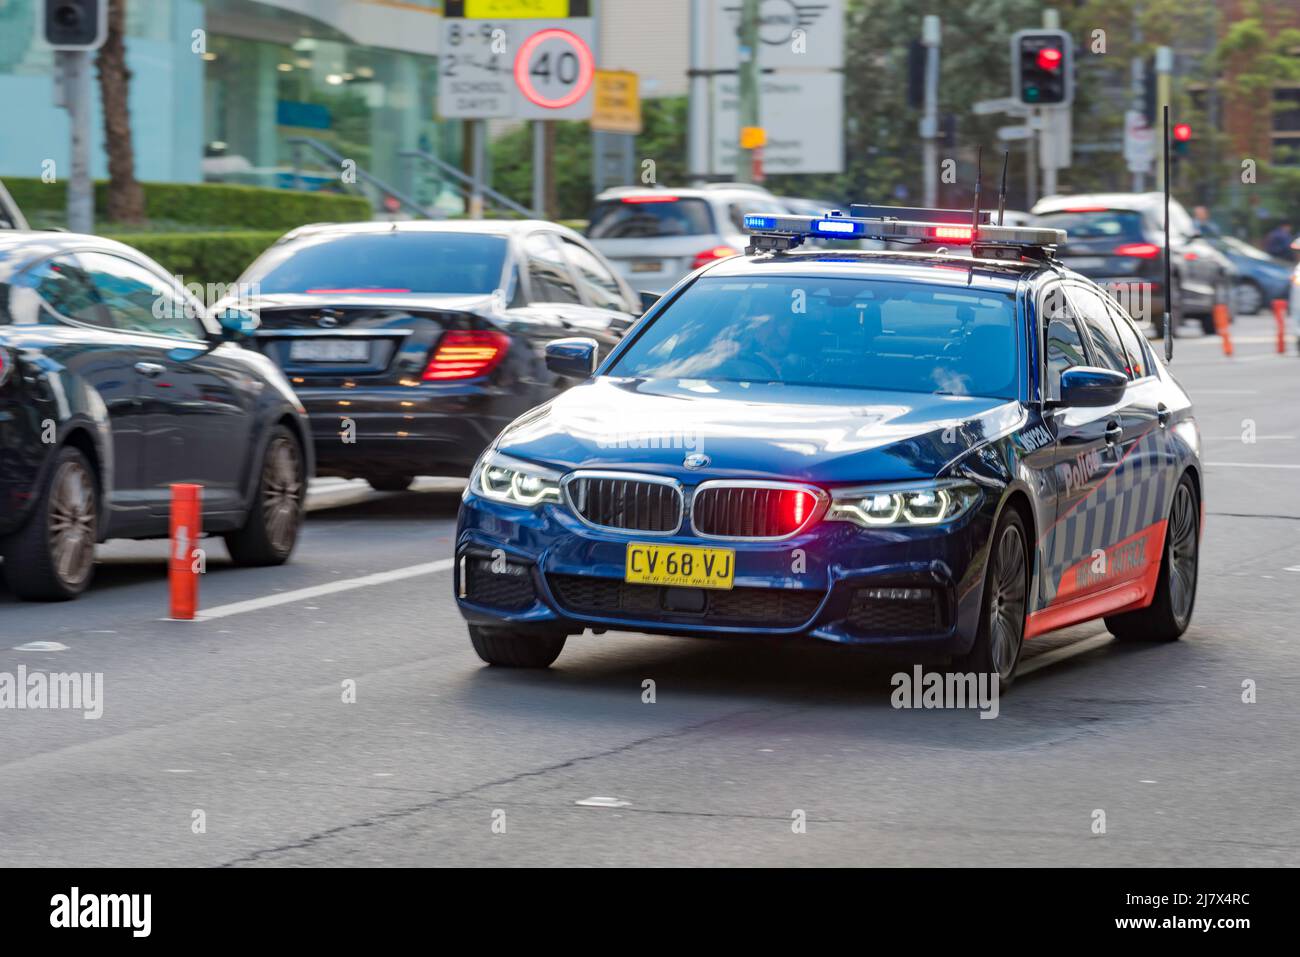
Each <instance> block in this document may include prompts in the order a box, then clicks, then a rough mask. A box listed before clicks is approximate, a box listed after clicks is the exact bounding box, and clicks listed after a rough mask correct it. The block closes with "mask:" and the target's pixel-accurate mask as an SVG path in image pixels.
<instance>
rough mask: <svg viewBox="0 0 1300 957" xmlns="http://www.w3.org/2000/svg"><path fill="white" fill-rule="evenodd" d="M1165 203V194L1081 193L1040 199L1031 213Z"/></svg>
mask: <svg viewBox="0 0 1300 957" xmlns="http://www.w3.org/2000/svg"><path fill="white" fill-rule="evenodd" d="M1164 201H1165V197H1164V194H1163V193H1079V194H1076V195H1073V196H1048V197H1047V198H1046V199H1040V200H1039V201H1038V202H1037V203H1035V204H1034V208H1033V209H1032V210H1030V212H1031V213H1032V214H1033V215H1035V216H1041V215H1042V214H1043V213H1059V212H1064V211H1065V210H1068V209H1075V208H1077V207H1084V206H1102V207H1105V208H1106V209H1132V210H1147V209H1151V208H1153V207H1156V206H1160V205H1163V203H1164ZM1170 202H1171V203H1172V202H1174V200H1170Z"/></svg>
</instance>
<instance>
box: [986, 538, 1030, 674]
mask: <svg viewBox="0 0 1300 957" xmlns="http://www.w3.org/2000/svg"><path fill="white" fill-rule="evenodd" d="M993 562H994V564H993V590H992V592H991V593H990V595H989V623H988V627H989V650H990V652H991V654H992V657H993V666H994V667H995V668H996V669H997V672H998V674H999V675H1000V676H1001V677H1003V678H1009V677H1010V676H1011V671H1012V669H1013V668H1014V667H1015V664H1016V658H1017V656H1018V655H1019V654H1020V645H1021V642H1022V641H1023V640H1024V628H1025V593H1026V587H1025V542H1024V538H1023V536H1021V534H1020V529H1018V528H1017V527H1016V526H1015V525H1008V526H1007V527H1006V528H1004V529H1003V530H1002V535H1001V537H1000V538H999V539H998V543H997V547H996V550H995V551H994V558H993Z"/></svg>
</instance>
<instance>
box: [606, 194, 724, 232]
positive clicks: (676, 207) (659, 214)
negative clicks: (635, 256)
mask: <svg viewBox="0 0 1300 957" xmlns="http://www.w3.org/2000/svg"><path fill="white" fill-rule="evenodd" d="M590 219H591V222H590V224H589V225H588V226H587V235H588V236H589V237H590V238H592V239H657V238H660V237H663V236H700V235H703V234H705V233H711V232H713V216H712V214H710V212H709V205H708V203H706V202H705V201H704V200H702V199H680V198H678V197H676V196H672V195H664V196H659V195H652V196H626V197H624V198H622V199H612V200H608V201H606V202H603V203H597V204H596V208H595V209H593V210H592V211H591V217H590Z"/></svg>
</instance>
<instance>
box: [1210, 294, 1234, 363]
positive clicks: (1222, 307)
mask: <svg viewBox="0 0 1300 957" xmlns="http://www.w3.org/2000/svg"><path fill="white" fill-rule="evenodd" d="M1214 331H1215V332H1217V333H1218V334H1219V335H1220V336H1221V337H1222V338H1223V354H1224V355H1225V356H1231V355H1232V333H1230V332H1229V331H1228V306H1227V304H1226V303H1222V302H1219V303H1215V305H1214Z"/></svg>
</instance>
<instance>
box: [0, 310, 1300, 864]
mask: <svg viewBox="0 0 1300 957" xmlns="http://www.w3.org/2000/svg"><path fill="white" fill-rule="evenodd" d="M1271 327H1272V324H1271V320H1267V319H1264V318H1263V317H1260V318H1257V319H1249V320H1241V321H1240V322H1238V324H1237V330H1236V331H1237V343H1236V346H1237V356H1236V358H1235V359H1233V360H1227V359H1224V358H1222V357H1221V356H1220V355H1219V353H1218V346H1217V344H1216V342H1215V341H1213V340H1206V339H1188V340H1183V341H1180V342H1179V344H1178V352H1179V355H1178V357H1177V358H1176V360H1175V370H1176V372H1177V374H1178V375H1179V376H1180V377H1181V378H1182V379H1183V381H1184V382H1185V383H1186V384H1187V385H1188V387H1189V388H1190V389H1191V390H1192V392H1193V395H1194V397H1195V399H1196V400H1197V403H1198V414H1199V418H1200V422H1201V427H1202V432H1203V435H1204V436H1205V440H1206V442H1205V444H1206V454H1205V458H1206V460H1207V461H1208V462H1209V470H1208V482H1207V484H1208V492H1207V495H1208V500H1207V510H1208V520H1207V528H1206V532H1205V538H1204V543H1203V553H1202V566H1201V581H1200V594H1199V600H1198V603H1197V608H1196V614H1195V618H1194V621H1193V624H1192V627H1191V629H1190V630H1189V632H1188V633H1187V635H1186V636H1185V637H1184V639H1183V640H1182V641H1180V642H1176V643H1174V644H1170V645H1165V646H1158V647H1141V648H1135V647H1131V646H1123V647H1121V646H1119V645H1117V644H1116V643H1114V642H1112V641H1110V640H1109V639H1108V638H1107V637H1105V635H1104V632H1102V630H1101V628H1100V627H1099V626H1098V625H1088V626H1083V627H1080V628H1075V629H1072V630H1069V631H1068V632H1064V633H1056V634H1052V635H1046V636H1043V637H1042V638H1039V639H1034V640H1033V641H1032V642H1031V643H1030V648H1029V651H1028V654H1029V655H1030V656H1031V657H1030V658H1029V660H1028V662H1027V664H1026V671H1027V673H1025V674H1024V675H1023V676H1022V678H1021V679H1020V680H1019V681H1018V682H1017V684H1016V686H1015V688H1014V689H1012V691H1011V693H1010V694H1008V695H1006V696H1005V697H1003V698H1002V700H1001V702H1000V713H999V715H998V717H997V718H996V719H994V720H981V719H980V718H979V716H978V712H976V711H952V710H949V711H922V710H895V709H893V708H891V707H890V701H889V699H890V686H889V676H890V674H892V673H893V671H895V670H896V664H894V663H884V662H879V661H876V660H873V659H871V658H868V657H864V656H861V655H855V654H846V653H844V652H843V651H842V650H841V649H837V648H831V647H819V646H804V645H800V646H780V645H771V644H752V643H751V644H747V643H744V642H739V641H733V642H712V641H698V640H690V639H667V638H653V637H647V636H642V635H623V634H608V635H605V636H601V637H593V636H590V635H588V636H585V637H578V638H571V639H570V640H569V645H568V647H567V648H566V650H565V652H564V654H563V655H562V656H561V657H560V660H559V661H558V662H557V663H556V665H555V666H554V667H553V668H552V669H551V670H550V671H548V672H544V673H520V672H511V671H500V670H495V669H488V668H486V667H484V666H482V665H481V664H480V662H479V661H478V659H477V658H476V657H475V655H474V653H473V651H472V650H471V648H470V646H469V643H468V640H467V639H466V636H465V629H464V626H463V624H462V622H461V621H460V618H459V616H458V615H457V613H456V610H455V607H454V604H453V601H452V598H451V586H450V573H449V570H448V569H449V565H450V562H449V561H446V559H448V558H449V556H450V546H451V536H452V533H453V529H454V522H455V512H456V505H457V496H456V493H455V492H454V491H436V490H433V491H420V492H411V493H404V494H400V495H381V494H378V493H367V492H364V491H361V492H358V491H356V490H355V489H352V488H342V487H336V488H335V489H334V490H333V491H331V492H329V493H327V494H328V496H331V497H332V501H333V502H334V503H335V507H333V508H329V509H325V510H321V511H316V512H313V514H312V515H311V518H310V520H309V522H308V525H307V529H306V533H305V536H304V538H303V540H302V542H301V545H300V548H299V550H298V552H297V555H296V557H295V560H294V561H293V563H292V564H290V565H288V566H286V567H284V568H279V569H271V570H245V569H235V568H232V567H230V566H229V565H228V564H227V563H226V560H225V555H224V549H223V548H222V546H221V545H219V544H216V545H214V546H213V548H212V553H211V555H210V558H209V570H208V574H207V575H206V576H205V577H204V579H203V582H202V605H203V607H204V608H205V609H208V610H209V611H215V612H217V613H221V612H225V614H223V615H221V616H220V617H213V618H210V619H208V620H204V621H199V622H192V623H179V622H172V621H167V620H164V617H163V616H164V615H165V614H166V601H167V585H166V578H165V567H164V555H165V552H166V548H165V545H163V544H162V543H143V544H140V543H126V542H114V543H110V544H109V545H107V546H105V547H103V548H102V549H101V557H100V564H99V567H98V569H97V573H96V574H97V577H96V582H95V584H94V585H93V587H92V589H91V590H90V591H89V592H88V593H87V594H86V595H84V596H83V597H82V598H81V600H79V601H77V602H75V603H70V604H62V605H33V604H21V603H17V602H15V601H14V600H13V599H12V597H11V596H10V595H9V594H8V592H7V591H5V590H4V588H3V586H0V672H9V673H16V672H17V669H18V668H19V666H25V667H26V668H27V669H29V670H31V671H37V670H39V671H58V672H74V671H75V672H92V673H93V672H102V673H103V715H102V717H101V718H100V719H98V720H86V719H84V718H83V716H82V714H81V713H80V712H73V711H49V710H47V711H31V710H23V711H17V710H0V864H3V865H93V866H98V865H145V864H164V865H236V866H242V865H273V866H285V865H294V866H303V865H362V864H403V865H449V864H454V865H491V864H501V865H536V864H593V865H601V864H631V865H637V864H640V865H670V864H718V865H738V864H753V865H776V864H799V865H812V864H841V865H844V864H847V865H873V864H874V865H945V864H983V865H1011V864H1039V865H1184V866H1214V865H1265V864H1272V865H1277V864H1292V863H1294V861H1295V859H1296V853H1297V850H1298V849H1300V820H1297V818H1296V815H1295V813H1294V809H1295V795H1296V794H1297V793H1298V792H1300V735H1297V733H1296V729H1297V727H1300V653H1298V652H1297V638H1296V634H1295V627H1296V622H1297V621H1298V620H1300V501H1298V499H1297V495H1296V492H1297V489H1298V488H1300V444H1298V442H1297V440H1298V438H1300V386H1298V385H1297V379H1298V376H1300V360H1298V359H1297V358H1296V356H1295V355H1294V354H1292V355H1289V356H1286V357H1277V356H1274V355H1272V354H1271V332H1270V330H1271ZM1291 348H1292V349H1293V350H1294V344H1292V345H1291ZM1244 420H1251V421H1252V422H1253V423H1254V426H1253V428H1254V431H1255V437H1256V441H1255V442H1253V443H1248V442H1243V441H1242V434H1243V430H1245V429H1248V428H1250V426H1249V425H1244V424H1243V422H1244ZM433 488H435V489H437V488H443V489H445V488H447V485H446V483H443V484H441V485H438V484H436V483H434V484H433ZM386 572H394V573H395V574H394V575H388V576H385V575H383V574H381V573H386ZM372 575H373V576H375V577H374V578H371V579H368V580H366V581H363V582H360V583H357V582H355V581H353V580H355V579H359V578H364V577H365V576H372ZM398 576H400V577H398ZM344 581H347V582H349V583H351V584H353V585H356V586H357V587H351V588H348V589H346V590H325V593H319V591H318V592H315V593H313V592H309V593H307V594H305V595H295V594H294V593H295V592H297V591H298V590H299V589H305V588H311V587H313V586H329V587H330V588H336V587H337V585H338V583H341V582H344ZM286 599H288V600H286ZM276 602H279V603H276ZM1099 635H1100V636H1101V637H1098V636H1099ZM31 642H52V643H55V645H54V646H52V647H56V648H58V649H59V650H21V647H20V646H24V645H27V644H28V643H31ZM41 647H50V646H41ZM646 679H651V680H653V681H654V682H655V687H656V701H655V703H653V704H647V703H643V700H642V688H643V682H644V681H645V680H646ZM1247 680H1250V681H1253V682H1255V683H1256V686H1257V696H1258V698H1257V703H1254V704H1246V703H1243V701H1242V685H1243V682H1244V681H1247ZM346 682H355V699H356V700H355V703H345V702H344V700H343V697H344V687H345V683H346ZM597 797H599V798H607V799H612V800H611V801H600V802H594V806H593V803H592V802H590V799H592V798H597ZM582 802H587V803H582ZM1097 810H1101V811H1104V813H1105V823H1106V831H1105V833H1104V834H1096V833H1094V832H1093V831H1094V821H1095V820H1096V819H1097V817H1096V815H1095V812H1096V811H1097ZM197 811H201V812H203V816H202V820H203V823H204V825H205V827H204V828H203V829H202V831H201V832H200V833H196V825H195V820H196V817H197V815H196V812H197ZM799 811H802V812H803V814H804V815H805V816H806V830H805V832H804V833H795V830H794V828H793V827H792V823H793V822H794V816H795V815H796V812H799ZM494 822H495V823H496V827H495V828H494ZM502 823H504V833H501V831H502V830H503V828H502Z"/></svg>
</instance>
